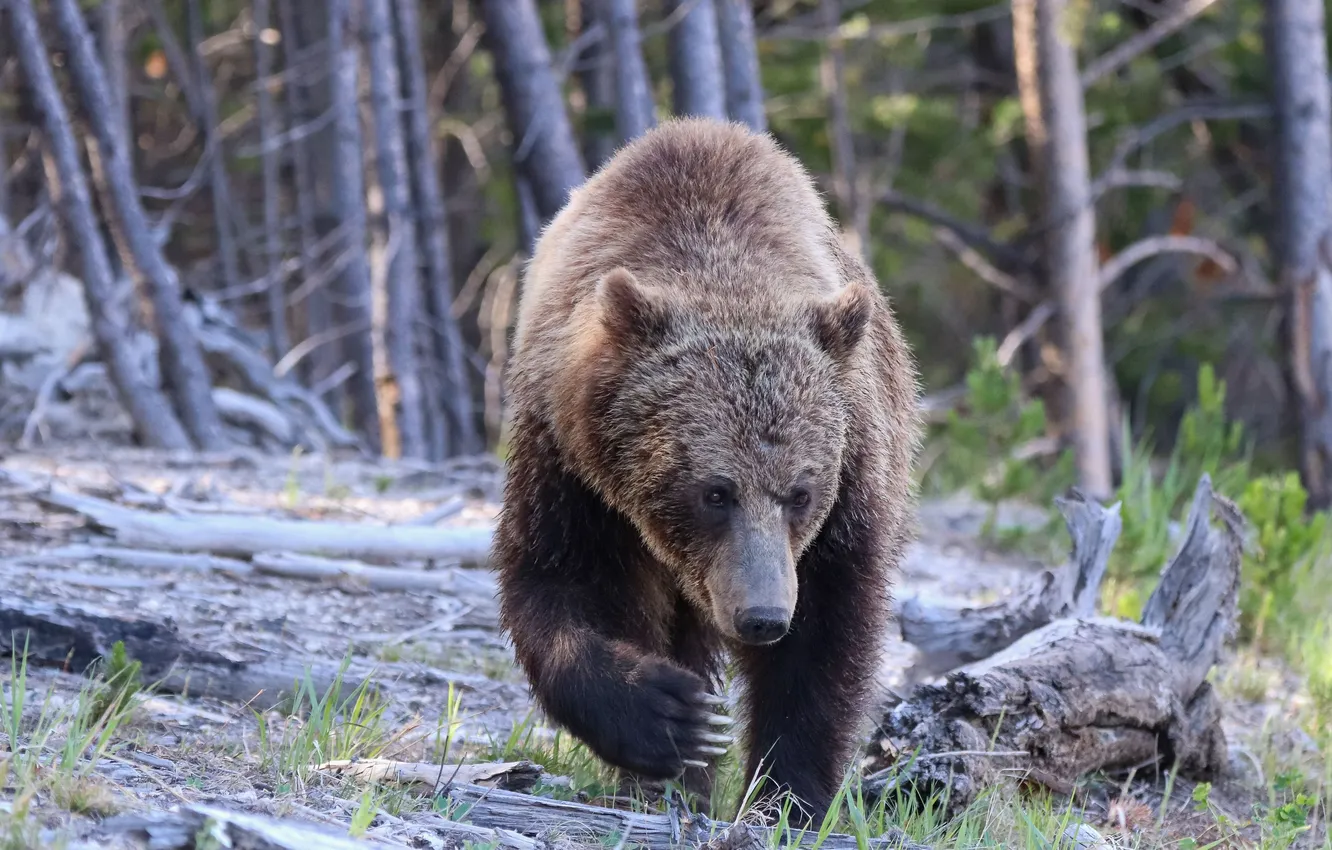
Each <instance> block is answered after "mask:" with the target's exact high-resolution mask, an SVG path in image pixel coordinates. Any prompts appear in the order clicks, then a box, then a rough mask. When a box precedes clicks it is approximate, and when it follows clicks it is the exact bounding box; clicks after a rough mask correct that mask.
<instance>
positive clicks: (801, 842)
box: [445, 784, 929, 850]
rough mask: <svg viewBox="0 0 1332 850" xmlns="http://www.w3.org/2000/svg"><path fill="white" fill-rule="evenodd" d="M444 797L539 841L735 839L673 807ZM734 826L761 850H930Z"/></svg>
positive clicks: (491, 793) (460, 812)
mask: <svg viewBox="0 0 1332 850" xmlns="http://www.w3.org/2000/svg"><path fill="white" fill-rule="evenodd" d="M445 797H446V798H447V801H448V811H450V812H451V813H453V814H452V816H453V817H455V818H457V819H459V820H462V821H464V822H466V823H469V824H473V825H475V826H479V827H483V828H487V829H512V830H514V831H515V832H519V833H522V834H523V835H528V836H532V837H534V838H540V839H546V838H549V837H551V836H556V835H558V836H563V837H565V838H568V839H570V840H572V841H574V842H576V843H578V844H579V845H584V846H587V845H595V844H598V843H600V842H604V841H614V842H617V843H619V844H621V845H623V846H633V845H638V846H640V847H646V848H648V850H667V848H674V847H679V846H681V845H682V844H683V845H685V846H693V847H697V846H700V845H704V844H708V843H710V842H725V841H726V839H727V837H728V835H730V836H731V837H734V833H731V830H732V827H733V825H732V824H730V823H726V822H724V821H714V820H711V819H710V818H708V817H707V816H705V815H702V814H697V813H694V814H690V813H688V812H683V811H680V810H678V809H675V808H673V809H672V810H671V811H670V812H668V813H666V814H648V813H642V812H632V811H622V810H620V809H608V808H603V807H601V806H590V805H587V804H585V803H575V802H571V801H567V800H553V799H549V798H546V797H535V796H532V795H529V794H519V793H516V792H513V791H503V790H500V789H498V788H483V787H480V786H476V785H461V784H454V785H452V786H450V787H449V789H448V792H447V794H446V795H445ZM734 826H738V827H740V829H741V830H742V831H748V832H751V833H752V834H754V835H756V836H758V837H759V838H760V840H761V842H762V846H764V847H773V846H775V845H777V844H779V843H780V844H783V845H786V846H790V847H815V846H817V847H819V848H822V850H866V848H867V847H868V848H875V849H876V850H889V848H900V850H929V848H928V847H926V846H924V845H921V844H917V843H915V842H914V841H912V840H911V839H910V837H908V836H907V835H906V834H905V833H903V832H901V831H899V830H896V829H890V830H889V831H888V832H886V833H884V834H883V835H881V836H877V837H875V838H871V839H868V840H867V841H866V842H865V844H863V845H862V844H861V843H860V839H859V838H857V837H856V836H852V835H846V834H843V833H836V832H834V833H829V834H828V835H826V836H824V837H823V839H822V841H820V840H819V835H818V830H817V829H812V830H789V831H783V832H782V833H781V834H778V831H777V829H776V828H773V827H767V826H755V825H752V824H743V825H741V824H737V825H734Z"/></svg>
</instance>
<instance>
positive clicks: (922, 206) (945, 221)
mask: <svg viewBox="0 0 1332 850" xmlns="http://www.w3.org/2000/svg"><path fill="white" fill-rule="evenodd" d="M879 202H880V203H882V204H883V205H884V206H886V207H888V208H890V209H894V210H898V211H900V212H904V213H907V214H908V215H912V216H915V217H916V218H919V219H923V220H925V221H928V222H929V223H930V224H934V225H938V226H939V227H944V228H947V229H948V230H951V231H952V232H953V233H955V234H956V235H957V237H958V238H959V239H961V240H962V241H963V242H965V243H966V244H968V245H970V246H971V247H972V248H975V249H976V250H977V251H980V252H981V253H982V254H985V255H986V256H987V257H988V258H989V259H990V261H991V262H997V263H999V264H1000V265H1003V266H1010V267H1014V268H1026V267H1027V266H1029V265H1030V263H1029V262H1028V261H1027V259H1026V258H1025V257H1023V255H1022V254H1021V253H1019V252H1018V251H1017V250H1016V249H1014V248H1012V247H1010V246H1008V245H1005V244H1003V243H1002V242H999V241H998V240H996V239H994V238H993V237H991V236H990V235H989V234H988V233H986V232H985V231H984V229H982V228H980V227H977V226H976V225H974V224H968V223H966V222H964V221H959V220H958V219H956V218H954V217H953V216H952V215H950V214H948V213H946V212H944V211H943V210H941V209H940V208H938V207H936V206H934V205H933V204H931V203H929V202H928V201H923V200H920V199H919V198H913V197H910V196H908V195H903V194H902V193H901V192H898V191H895V190H893V191H888V192H884V193H883V194H881V195H880V196H879Z"/></svg>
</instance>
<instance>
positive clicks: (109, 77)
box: [97, 0, 135, 174]
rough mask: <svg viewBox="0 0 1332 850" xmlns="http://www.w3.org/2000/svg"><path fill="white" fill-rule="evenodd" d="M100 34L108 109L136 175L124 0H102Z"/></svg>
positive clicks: (99, 13)
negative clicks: (108, 99) (108, 96)
mask: <svg viewBox="0 0 1332 850" xmlns="http://www.w3.org/2000/svg"><path fill="white" fill-rule="evenodd" d="M97 12H98V14H97V18H98V21H97V23H98V26H97V29H98V35H99V41H100V42H101V48H102V66H103V67H104V68H106V89H107V93H108V94H109V95H110V96H111V100H110V101H109V104H108V106H109V108H110V110H111V114H112V116H113V119H112V120H113V121H114V122H115V127H116V132H118V133H119V134H120V135H121V137H122V138H124V139H125V150H126V151H127V152H128V153H129V163H130V173H131V174H133V173H134V170H133V169H134V153H133V151H134V148H135V144H134V131H133V127H132V126H131V122H130V102H129V66H128V51H129V45H128V44H127V43H126V41H127V37H128V35H129V34H128V32H126V27H125V7H124V5H123V2H122V0H102V4H101V7H100V8H99V9H98V10H97Z"/></svg>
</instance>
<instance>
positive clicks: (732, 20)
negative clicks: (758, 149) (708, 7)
mask: <svg viewBox="0 0 1332 850" xmlns="http://www.w3.org/2000/svg"><path fill="white" fill-rule="evenodd" d="M714 2H715V3H716V6H717V34H718V36H719V40H720V41H721V54H722V63H723V65H724V66H725V68H726V114H727V115H729V116H730V118H731V120H733V121H740V122H742V123H744V124H746V125H748V126H749V128H750V129H752V130H754V131H755V132H759V133H764V132H767V129H768V118H767V115H766V114H765V113H764V111H763V78H762V76H761V75H760V74H759V59H758V39H757V38H755V36H754V9H753V7H752V6H751V5H750V3H749V0H714Z"/></svg>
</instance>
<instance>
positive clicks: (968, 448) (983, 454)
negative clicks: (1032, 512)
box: [928, 337, 1073, 523]
mask: <svg viewBox="0 0 1332 850" xmlns="http://www.w3.org/2000/svg"><path fill="white" fill-rule="evenodd" d="M972 351H973V365H972V367H971V369H970V370H969V371H968V372H967V376H966V387H967V392H966V398H965V399H964V400H963V403H962V405H961V407H960V409H955V410H952V411H949V414H948V420H947V422H946V423H945V424H944V425H943V427H942V428H941V429H940V431H939V433H938V434H937V435H936V440H937V445H938V449H937V450H938V451H939V452H940V455H939V460H938V462H937V463H936V465H935V467H934V469H932V470H931V475H930V478H929V481H928V483H929V486H930V487H931V489H933V490H935V491H939V492H948V491H953V490H957V489H961V488H969V489H971V490H972V491H973V492H975V494H976V495H977V496H978V497H979V498H981V499H983V500H984V501H985V502H987V503H988V504H989V505H990V508H991V516H990V519H991V523H992V522H993V517H994V511H995V509H996V508H997V506H998V504H999V503H1000V502H1002V501H1003V500H1005V499H1011V498H1016V497H1019V496H1021V497H1024V498H1031V499H1033V500H1037V501H1039V502H1048V501H1049V500H1050V499H1051V498H1053V496H1054V495H1055V494H1056V493H1058V492H1059V491H1061V490H1063V489H1064V488H1066V487H1067V486H1068V485H1069V484H1070V483H1072V480H1073V463H1072V461H1073V458H1072V453H1071V452H1070V451H1067V450H1065V451H1064V452H1062V453H1061V454H1060V456H1059V458H1058V460H1057V461H1056V462H1055V463H1054V464H1050V465H1047V467H1046V468H1042V466H1041V464H1040V462H1039V461H1037V460H1034V459H1031V458H1026V457H1022V456H1020V455H1019V454H1018V450H1019V449H1020V448H1021V447H1023V446H1024V445H1027V444H1029V443H1031V442H1032V441H1034V440H1037V439H1039V438H1041V437H1043V436H1045V431H1046V421H1045V405H1044V404H1043V403H1042V402H1041V400H1040V399H1028V398H1025V397H1024V396H1023V393H1022V381H1021V378H1020V377H1019V376H1018V375H1017V374H1016V373H1014V372H1012V371H1010V370H1008V369H1005V368H1004V367H1003V366H1002V365H1001V364H1000V363H999V358H998V356H997V353H996V348H995V344H994V340H993V339H992V338H990V337H980V338H978V339H976V340H975V342H974V343H973V345H972Z"/></svg>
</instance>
